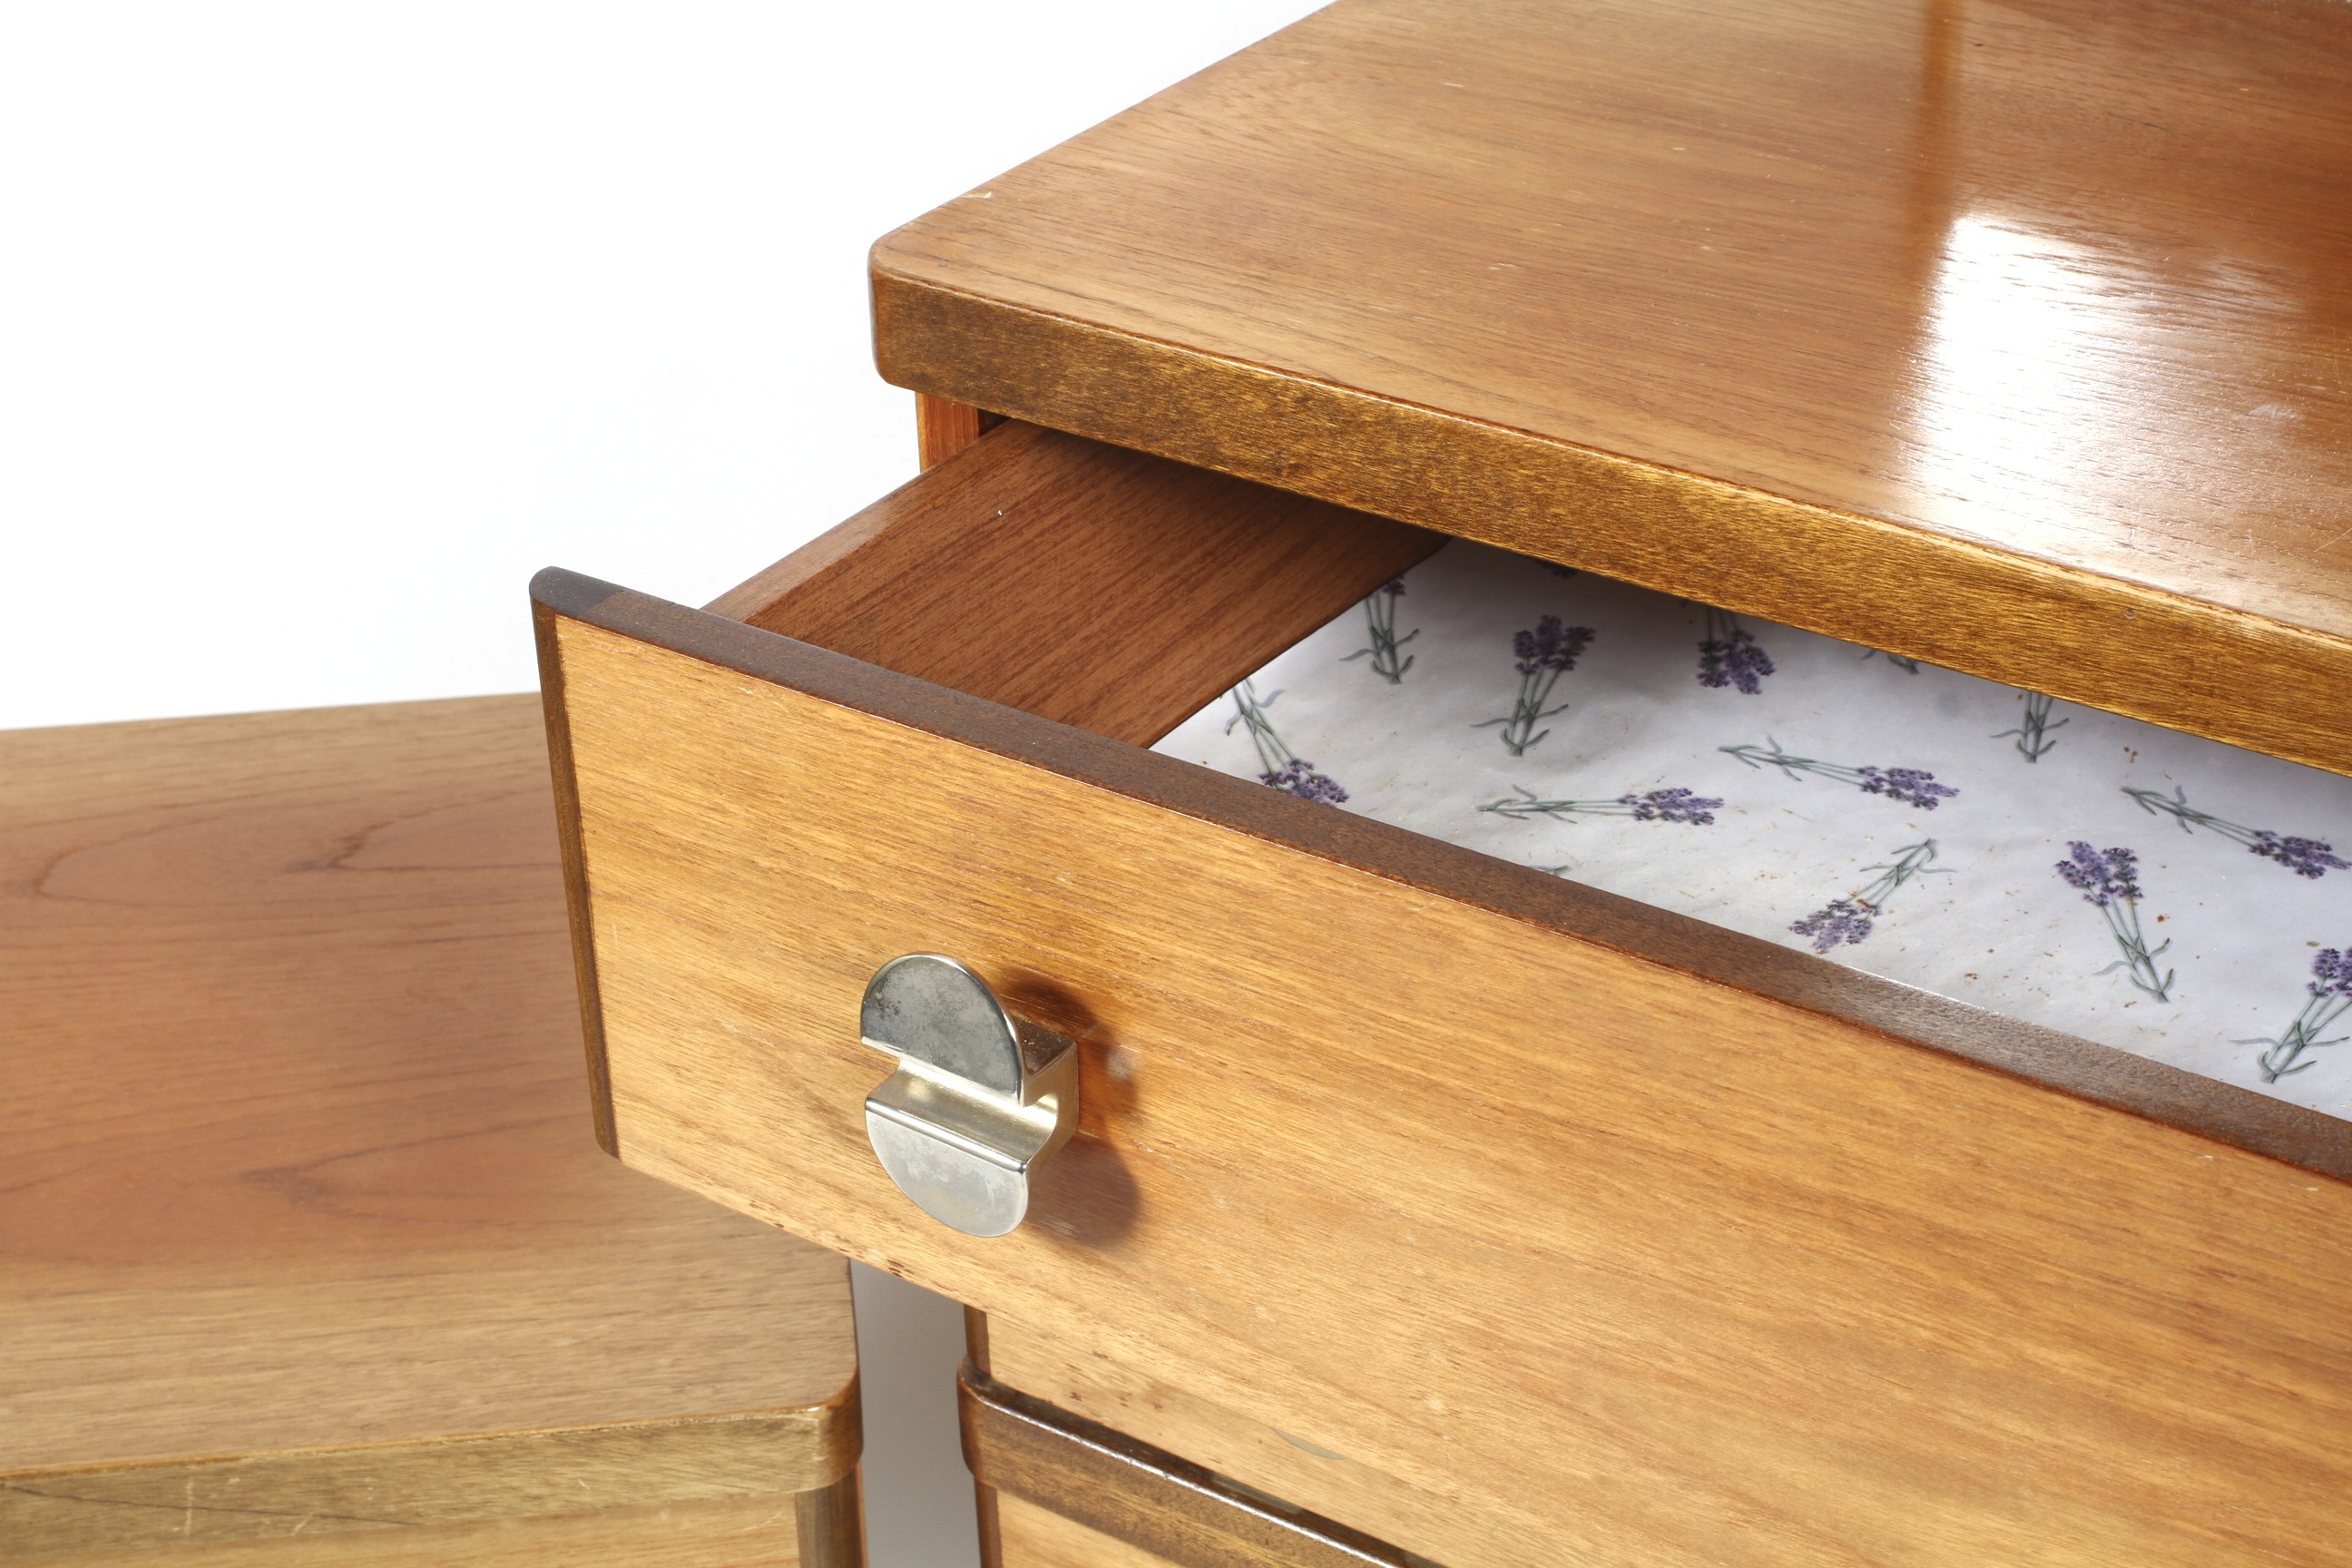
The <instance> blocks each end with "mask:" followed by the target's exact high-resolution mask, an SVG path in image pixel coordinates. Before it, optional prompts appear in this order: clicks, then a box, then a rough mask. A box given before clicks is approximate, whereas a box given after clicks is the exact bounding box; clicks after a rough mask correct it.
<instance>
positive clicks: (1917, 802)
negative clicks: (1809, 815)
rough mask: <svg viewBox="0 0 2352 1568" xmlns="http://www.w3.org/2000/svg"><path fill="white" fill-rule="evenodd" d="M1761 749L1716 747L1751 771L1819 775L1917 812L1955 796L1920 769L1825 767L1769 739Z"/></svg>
mask: <svg viewBox="0 0 2352 1568" xmlns="http://www.w3.org/2000/svg"><path fill="white" fill-rule="evenodd" d="M1764 740H1765V743H1764V744H1763V745H1761V746H1718V747H1717V748H1716V749H1717V751H1721V752H1729V753H1730V754H1731V755H1733V756H1735V757H1738V759H1739V760H1740V761H1741V762H1743V763H1747V764H1748V766H1749V767H1751V768H1760V767H1763V766H1765V765H1766V764H1768V763H1769V764H1770V765H1771V766H1773V767H1776V768H1778V769H1780V771H1781V772H1782V773H1786V774H1788V775H1789V777H1790V778H1796V777H1798V776H1800V775H1801V774H1804V773H1819V774H1820V775H1821V776H1822V777H1823V778H1825V779H1835V780H1837V781H1838V783H1840V784H1852V785H1853V786H1854V788H1856V789H1858V790H1860V791H1862V793H1863V794H1864V795H1885V796H1886V797H1888V798H1889V799H1891V800H1899V801H1901V802H1902V803H1903V804H1904V805H1914V806H1917V807H1918V808H1919V809H1920V810H1921V811H1933V810H1935V809H1936V806H1937V803H1938V802H1940V801H1946V800H1949V799H1950V798H1951V797H1952V796H1954V795H1958V794H1959V793H1960V792H1959V790H1958V788H1957V787H1956V786H1954V785H1951V784H1937V782H1936V775H1935V774H1933V773H1928V772H1927V771H1925V770H1924V769H1920V768H1882V767H1877V766H1874V765H1873V766H1865V767H1851V766H1849V765H1847V764H1846V763H1825V762H1822V761H1821V760H1820V759H1819V758H1816V757H1800V756H1795V755H1792V754H1791V753H1790V752H1785V751H1782V750H1781V749H1780V742H1778V741H1776V740H1774V739H1772V737H1770V736H1769V735H1767V736H1766V737H1765V738H1764Z"/></svg>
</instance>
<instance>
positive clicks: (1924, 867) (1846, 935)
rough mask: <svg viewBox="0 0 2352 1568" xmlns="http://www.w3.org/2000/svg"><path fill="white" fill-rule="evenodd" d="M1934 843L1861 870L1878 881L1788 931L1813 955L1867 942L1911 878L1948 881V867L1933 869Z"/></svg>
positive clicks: (1904, 850) (1905, 850)
mask: <svg viewBox="0 0 2352 1568" xmlns="http://www.w3.org/2000/svg"><path fill="white" fill-rule="evenodd" d="M1935 859H1936V841H1935V840H1934V839H1932V838H1929V839H1926V840H1923V841H1922V842H1920V843H1917V844H1911V845H1906V846H1905V847H1903V848H1901V849H1898V850H1896V851H1895V859H1894V860H1893V861H1892V862H1891V863H1889V864H1886V865H1880V866H1864V868H1863V869H1864V870H1865V871H1876V872H1878V873H1880V875H1879V876H1878V878H1877V879H1875V880H1874V881H1873V882H1871V883H1870V884H1869V886H1867V887H1865V888H1864V889H1862V890H1861V891H1859V892H1856V893H1853V894H1850V895H1849V896H1847V897H1845V898H1843V899H1832V900H1830V901H1829V902H1828V903H1826V904H1823V905H1822V907H1821V908H1820V909H1818V910H1814V911H1813V912H1812V913H1811V914H1809V915H1807V916H1806V917H1805V918H1804V919H1803V920H1801V921H1790V924H1789V929H1790V931H1794V932H1796V933H1797V934H1798V935H1799V936H1801V937H1807V938H1810V939H1811V942H1812V944H1813V951H1814V952H1829V951H1830V949H1832V948H1833V947H1839V946H1843V945H1846V944H1849V943H1851V944H1859V943H1861V942H1864V940H1865V939H1867V938H1868V937H1869V935H1870V933H1871V931H1872V930H1873V929H1874V926H1875V924H1876V922H1877V921H1878V920H1879V918H1880V917H1881V916H1883V915H1885V913H1886V900H1889V899H1891V898H1893V897H1894V896H1895V889H1898V888H1900V887H1902V886H1903V884H1904V883H1906V882H1908V881H1910V880H1911V879H1913V878H1915V877H1922V876H1927V875H1930V874H1932V875H1935V876H1938V877H1948V876H1950V875H1951V874H1952V870H1951V868H1950V867H1948V866H1937V865H1936V864H1935Z"/></svg>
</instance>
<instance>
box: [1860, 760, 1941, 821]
mask: <svg viewBox="0 0 2352 1568" xmlns="http://www.w3.org/2000/svg"><path fill="white" fill-rule="evenodd" d="M1857 771H1858V772H1859V773H1861V774H1862V793H1863V794H1864V795H1887V796H1889V797H1891V798H1893V799H1895V800H1899V801H1901V802H1903V803H1904V804H1905V805H1916V806H1917V807H1918V808H1919V809H1920V810H1922V811H1933V810H1935V809H1936V803H1937V801H1938V800H1943V799H1948V798H1949V797H1950V796H1952V795H1958V794H1959V793H1960V792H1959V791H1958V790H1956V789H1954V788H1953V787H1952V786H1951V785H1949V784H1937V782H1936V775H1935V774H1933V773H1923V772H1921V771H1920V770H1919V769H1917V768H1874V767H1865V768H1862V769H1859V770H1857Z"/></svg>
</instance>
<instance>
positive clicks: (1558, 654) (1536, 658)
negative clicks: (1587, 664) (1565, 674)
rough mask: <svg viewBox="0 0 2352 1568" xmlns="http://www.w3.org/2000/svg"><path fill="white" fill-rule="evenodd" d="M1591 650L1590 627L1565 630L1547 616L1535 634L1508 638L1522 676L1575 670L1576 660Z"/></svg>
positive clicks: (1553, 617) (1555, 617) (1538, 625)
mask: <svg viewBox="0 0 2352 1568" xmlns="http://www.w3.org/2000/svg"><path fill="white" fill-rule="evenodd" d="M1591 646H1592V628H1591V626H1562V625H1560V624H1559V616H1544V617H1543V618H1542V619H1541V620H1539V621H1538V622H1536V625H1535V630H1533V631H1527V632H1518V633H1516V634H1514V635H1513V637H1512V638H1511V651H1512V652H1513V653H1514V654H1516V655H1517V656H1518V660H1519V664H1518V670H1519V673H1520V674H1521V675H1541V674H1543V673H1545V672H1546V671H1550V672H1552V673H1555V674H1557V673H1559V672H1560V671H1563V670H1570V669H1574V668H1576V661H1577V658H1579V657H1580V655H1581V654H1582V653H1583V652H1584V650H1585V649H1586V648H1588V647H1591Z"/></svg>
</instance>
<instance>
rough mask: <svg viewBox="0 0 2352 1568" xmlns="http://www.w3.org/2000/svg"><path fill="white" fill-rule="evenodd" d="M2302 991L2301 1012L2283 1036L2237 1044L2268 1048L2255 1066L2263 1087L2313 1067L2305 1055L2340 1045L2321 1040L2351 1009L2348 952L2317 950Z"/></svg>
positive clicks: (2351, 968) (2351, 975) (2350, 959)
mask: <svg viewBox="0 0 2352 1568" xmlns="http://www.w3.org/2000/svg"><path fill="white" fill-rule="evenodd" d="M2304 990H2305V992H2306V993H2308V994H2307V995H2306V996H2305V1000H2304V1004H2303V1011H2302V1012H2300V1013H2297V1014H2296V1015H2295V1016H2294V1023H2292V1024H2289V1025H2288V1026H2286V1032H2285V1033H2284V1034H2283V1035H2281V1036H2280V1037H2278V1038H2277V1039H2275V1040H2240V1041H2238V1042H2237V1044H2239V1045H2242V1046H2268V1047H2270V1049H2268V1050H2266V1051H2264V1052H2263V1055H2262V1059H2261V1060H2260V1061H2259V1062H2258V1063H2257V1064H2256V1065H2257V1066H2258V1067H2259V1068H2261V1070H2262V1075H2263V1082H2264V1083H2276V1082H2278V1080H2279V1079H2283V1078H2284V1077H2285V1076H2286V1075H2287V1074H2289V1073H2292V1072H2303V1071H2305V1070H2306V1069H2308V1068H2311V1067H2312V1066H2314V1065H2315V1064H2314V1063H2312V1062H2310V1061H2307V1060H2305V1058H2304V1053H2305V1051H2314V1050H2317V1049H2318V1048H2319V1047H2322V1046H2340V1045H2342V1044H2343V1043H2344V1040H2345V1037H2344V1036H2341V1035H2338V1036H2337V1037H2336V1038H2334V1039H2332V1040H2330V1039H2323V1038H2322V1036H2324V1035H2326V1033H2327V1031H2328V1030H2329V1029H2330V1028H2331V1027H2333V1026H2334V1025H2335V1023H2336V1020H2337V1019H2338V1018H2340V1017H2342V1016H2344V1011H2345V1009H2346V1008H2347V1007H2352V950H2347V949H2338V948H2333V947H2323V948H2321V949H2320V950H2319V956H2318V957H2316V958H2315V959H2313V960H2312V961H2311V981H2310V984H2306V985H2305V987H2304Z"/></svg>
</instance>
